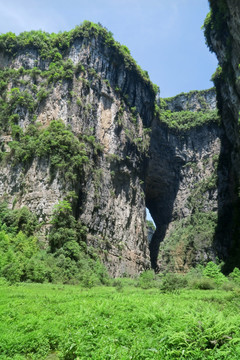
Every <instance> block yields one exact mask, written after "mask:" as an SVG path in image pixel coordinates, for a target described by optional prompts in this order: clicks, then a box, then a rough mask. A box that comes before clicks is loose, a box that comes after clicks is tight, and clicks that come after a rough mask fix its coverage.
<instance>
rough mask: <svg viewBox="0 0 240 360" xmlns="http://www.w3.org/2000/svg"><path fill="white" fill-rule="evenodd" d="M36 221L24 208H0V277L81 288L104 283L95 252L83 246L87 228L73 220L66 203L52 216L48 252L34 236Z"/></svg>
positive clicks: (103, 271)
mask: <svg viewBox="0 0 240 360" xmlns="http://www.w3.org/2000/svg"><path fill="white" fill-rule="evenodd" d="M38 228H39V224H38V222H37V219H36V217H35V216H34V215H33V214H32V212H30V211H29V210H28V209H27V208H26V207H23V208H21V209H19V210H9V209H8V208H7V205H6V204H1V206H0V277H1V276H2V277H4V278H5V279H6V280H7V281H9V282H10V283H15V282H19V281H31V282H40V283H42V282H57V283H81V284H82V285H84V286H87V287H91V286H93V285H97V284H102V283H107V281H108V275H107V272H106V269H105V268H104V266H103V265H102V264H101V262H100V260H99V259H98V256H97V253H96V252H95V251H94V249H92V248H89V247H87V245H86V239H85V236H86V227H85V226H84V225H83V224H82V223H80V222H78V221H76V220H75V218H74V217H73V215H72V208H71V205H70V203H69V202H67V201H66V200H64V201H62V202H60V203H59V204H58V205H57V206H56V207H55V210H54V212H53V216H52V228H51V231H50V234H49V244H50V246H49V248H48V249H42V246H41V245H43V244H41V243H39V241H38V239H37V237H36V236H34V234H35V233H36V231H37V230H38Z"/></svg>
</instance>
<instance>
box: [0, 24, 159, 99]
mask: <svg viewBox="0 0 240 360" xmlns="http://www.w3.org/2000/svg"><path fill="white" fill-rule="evenodd" d="M92 38H96V39H97V38H100V39H102V41H103V42H104V44H105V45H106V46H107V47H109V48H111V49H112V50H113V52H114V58H115V60H117V62H120V63H124V65H125V67H126V68H127V69H128V70H130V71H133V72H135V73H136V75H137V76H139V78H140V79H142V81H143V82H144V83H145V84H147V85H148V86H150V88H151V89H152V91H153V92H155V93H157V92H158V87H157V86H156V85H153V84H152V83H151V81H150V80H149V76H148V73H147V72H146V71H143V70H142V69H141V68H140V66H139V65H137V64H136V62H135V60H134V59H133V58H132V57H131V55H130V51H129V49H128V48H127V47H126V46H124V45H121V44H120V43H118V42H117V41H115V40H114V38H113V34H112V33H111V32H110V31H108V30H107V29H106V28H104V27H103V26H102V25H101V24H94V23H93V22H90V21H84V23H83V24H82V25H80V26H76V28H75V29H73V30H71V31H69V32H66V31H65V32H62V33H58V34H54V33H52V34H49V33H46V32H43V31H30V32H23V33H21V34H20V35H18V36H16V35H15V34H13V33H11V32H9V33H7V34H3V35H1V36H0V50H2V51H4V52H5V53H6V54H10V55H11V56H14V55H16V54H17V53H18V52H19V51H23V50H28V49H35V51H37V53H39V55H40V57H41V59H42V60H44V59H46V60H48V61H49V60H50V61H53V62H59V61H61V60H62V57H63V55H65V54H66V53H67V52H68V51H69V48H70V46H71V45H72V44H73V43H74V41H75V40H76V39H92Z"/></svg>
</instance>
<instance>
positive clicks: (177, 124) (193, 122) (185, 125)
mask: <svg viewBox="0 0 240 360" xmlns="http://www.w3.org/2000/svg"><path fill="white" fill-rule="evenodd" d="M160 121H161V122H163V123H165V124H167V125H168V127H169V128H171V129H177V130H179V131H187V130H190V129H192V128H196V127H198V126H203V125H206V124H210V123H217V124H219V122H220V118H219V115H218V113H217V110H212V111H207V112H201V111H199V112H193V111H175V112H172V111H170V110H162V111H161V110H160Z"/></svg>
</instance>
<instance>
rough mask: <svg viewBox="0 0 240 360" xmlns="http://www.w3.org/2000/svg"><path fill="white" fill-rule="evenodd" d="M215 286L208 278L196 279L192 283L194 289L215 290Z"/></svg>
mask: <svg viewBox="0 0 240 360" xmlns="http://www.w3.org/2000/svg"><path fill="white" fill-rule="evenodd" d="M215 286H216V285H215V283H214V281H213V280H212V279H210V278H207V277H201V278H198V279H197V278H196V279H193V280H192V281H191V282H190V287H191V288H193V289H200V290H213V289H215Z"/></svg>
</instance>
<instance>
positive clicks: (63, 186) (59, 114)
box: [0, 23, 155, 276]
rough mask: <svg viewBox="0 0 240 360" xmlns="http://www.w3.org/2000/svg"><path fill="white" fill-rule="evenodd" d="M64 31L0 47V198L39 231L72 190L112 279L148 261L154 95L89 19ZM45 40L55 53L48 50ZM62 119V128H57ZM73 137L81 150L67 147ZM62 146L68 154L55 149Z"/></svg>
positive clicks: (131, 63)
mask: <svg viewBox="0 0 240 360" xmlns="http://www.w3.org/2000/svg"><path fill="white" fill-rule="evenodd" d="M65 35H66V34H65ZM70 35H71V37H70V39H68V44H67V47H66V48H61V44H60V40H61V41H63V39H64V37H62V38H61V39H60V40H56V39H53V40H50V38H48V35H46V34H43V36H45V37H46V39H44V41H43V44H42V45H39V44H36V42H37V40H35V42H34V36H36V34H35V35H34V32H33V33H32V36H31V33H30V36H29V35H26V36H27V38H26V39H25V43H24V44H22V43H21V35H20V36H19V37H18V38H17V37H16V38H14V39H11V38H9V37H8V38H7V36H6V38H7V39H8V41H9V42H11V41H12V42H13V44H12V43H11V44H10V45H9V43H7V41H5V43H4V42H3V41H2V43H1V45H0V48H1V51H0V66H1V79H2V80H3V81H2V83H1V85H2V93H1V103H2V112H1V122H2V131H1V148H2V157H3V160H2V163H1V174H0V195H1V199H2V201H3V200H7V202H8V204H9V206H10V207H14V206H15V208H18V207H21V206H23V205H26V206H28V207H29V209H30V210H31V211H33V212H35V213H36V214H37V216H38V218H39V220H40V221H42V222H43V223H44V224H43V227H42V229H44V231H45V232H46V230H47V229H48V228H49V221H50V218H51V214H52V211H53V207H54V205H55V204H57V203H58V202H59V201H60V200H63V199H64V198H65V197H66V196H68V197H69V194H70V195H71V196H70V197H72V196H73V193H74V196H73V199H74V201H72V205H73V211H74V216H75V217H76V218H79V219H81V221H82V222H83V223H84V224H85V225H86V226H87V228H88V240H87V241H88V246H94V247H96V248H98V249H99V252H100V256H101V257H102V260H103V261H104V263H105V264H106V265H107V267H108V269H109V271H110V273H111V274H112V275H114V276H117V275H121V274H123V273H128V274H134V273H136V272H139V271H141V270H143V269H145V268H147V267H148V266H149V250H148V242H147V233H146V226H145V197H144V177H145V172H144V163H145V153H146V151H147V150H148V142H149V140H148V138H149V135H148V133H149V129H148V128H149V126H150V124H151V121H152V118H153V109H154V100H155V93H154V90H153V87H152V85H151V83H150V82H149V80H148V78H147V77H144V76H143V75H142V74H141V73H140V71H139V68H138V67H137V65H136V64H135V62H134V61H133V59H132V58H131V57H130V55H129V54H128V52H127V51H126V50H125V49H124V48H121V46H120V45H119V44H117V43H115V42H114V40H113V39H112V36H111V34H109V33H108V32H107V31H106V30H105V29H103V28H101V27H99V26H94V25H93V24H91V23H86V24H85V25H84V26H82V27H79V28H76V29H75V32H72V33H71V34H70ZM26 36H25V37H26ZM28 36H29V38H30V40H29V39H28ZM66 36H69V33H68V34H67V35H66ZM3 40H4V39H3ZM50 41H53V42H55V43H54V45H53V46H52V47H53V53H52V54H51V53H48V54H47V55H45V54H44V51H45V48H44V46H45V45H46V43H47V42H50ZM44 43H45V45H44ZM59 119H61V121H62V123H63V124H64V125H65V127H66V130H64V129H62V130H61V131H62V133H61V134H60V130H58V128H59V127H60V128H61V125H59V124H58V122H59V121H58V120H59ZM53 121H57V124H56V123H54V122H53ZM51 124H55V125H54V126H53V125H51ZM33 126H35V127H34V130H32V129H33ZM37 131H39V134H40V135H34V134H36V132H37ZM44 131H45V132H44ZM46 131H47V132H46ZM57 131H59V135H58V136H59V138H58V140H57V139H55V140H56V144H55V145H54V141H55V140H54V141H53V140H52V139H51V140H50V142H48V143H46V148H45V149H43V151H40V150H39V146H40V147H41V146H42V145H41V144H40V142H39V141H38V139H39V136H42V142H44V141H45V139H46V138H47V137H48V136H49V133H50V134H52V137H53V138H54V136H55V135H56V132H57ZM64 131H65V135H64ZM66 131H70V132H71V134H73V137H71V136H70V134H69V133H66ZM41 134H42V135H41ZM29 136H30V137H32V139H33V138H34V139H35V140H34V141H35V143H34V144H33V141H32V143H31V144H30V142H31V141H29V139H30V137H29ZM34 136H35V137H34ZM60 136H61V140H59V139H60ZM66 136H68V137H69V139H70V140H68V141H67V142H65V140H66ZM57 141H58V143H57ZM61 142H62V143H61ZM73 142H74V147H78V148H79V151H78V153H75V150H74V149H72V150H71V151H72V152H70V147H71V143H73ZM37 143H38V144H40V145H39V146H38V145H36V144H37ZM31 146H33V147H34V146H35V148H34V149H33V150H31ZM61 146H62V147H63V149H64V147H65V149H66V150H65V152H66V154H67V156H68V160H67V158H66V156H65V154H64V152H62V155H61V153H60V152H58V150H60V149H56V148H57V147H59V148H61ZM68 152H69V153H68ZM79 154H81V157H79V156H80V155H79ZM61 156H63V158H61ZM75 163H76V166H75V167H73V164H75ZM42 237H43V238H44V236H42Z"/></svg>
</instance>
